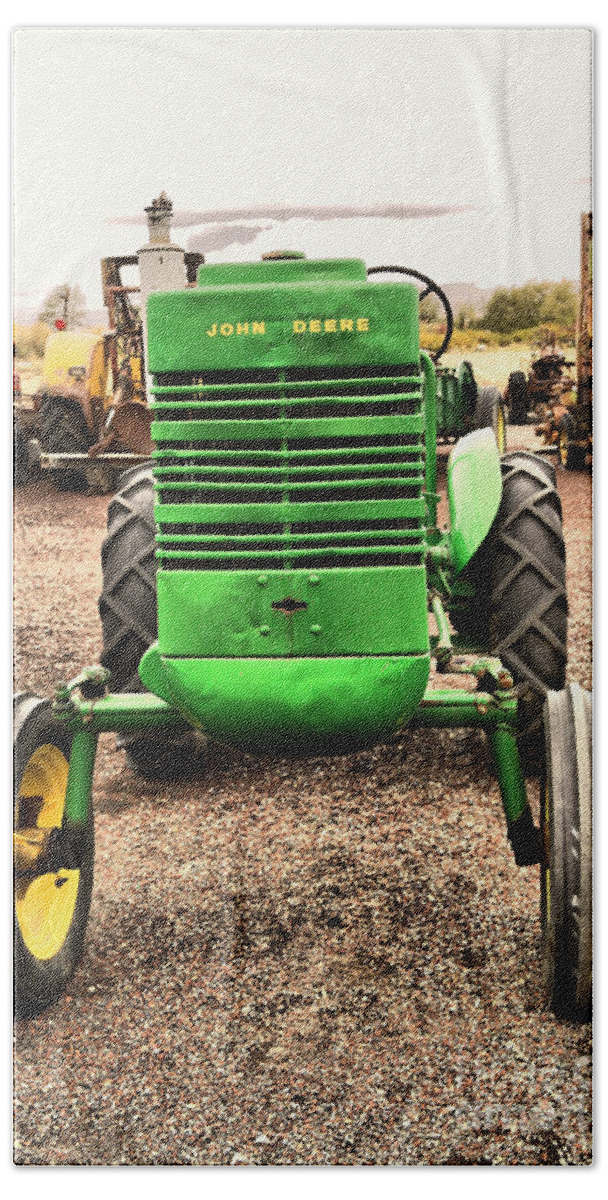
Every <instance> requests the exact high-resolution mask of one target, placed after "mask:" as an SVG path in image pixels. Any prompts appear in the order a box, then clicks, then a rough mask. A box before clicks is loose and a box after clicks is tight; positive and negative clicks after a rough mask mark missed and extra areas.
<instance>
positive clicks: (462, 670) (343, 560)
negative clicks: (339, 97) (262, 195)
mask: <svg viewBox="0 0 608 1200" xmlns="http://www.w3.org/2000/svg"><path fill="white" fill-rule="evenodd" d="M378 270H379V271H380V269H378ZM382 270H383V271H384V272H385V273H386V268H383V269H382ZM398 271H401V268H398ZM370 274H373V273H372V272H369V273H368V272H367V271H366V268H365V266H364V264H363V262H361V261H359V260H354V259H353V260H350V259H347V260H327V261H313V260H308V259H305V258H304V257H303V256H301V255H293V254H291V255H290V254H281V255H275V256H271V257H269V258H268V259H267V260H266V261H261V262H257V263H255V262H251V263H245V264H243V263H238V264H206V265H203V266H201V267H200V269H199V273H198V286H197V287H195V288H183V289H180V290H171V291H169V290H167V291H154V292H153V293H152V294H151V295H150V296H149V298H148V304H147V353H148V367H149V371H150V372H151V375H152V387H151V393H152V403H153V425H152V438H153V444H154V450H153V457H152V461H151V463H150V465H149V466H146V465H141V466H138V467H134V468H133V469H132V470H130V471H129V472H127V473H126V475H125V476H124V477H123V483H122V487H121V490H120V491H119V493H118V494H117V495H116V497H115V498H114V499H113V500H112V502H111V504H110V508H109V523H108V534H107V537H106V540H105V542H104V546H103V554H102V561H103V571H104V590H103V595H102V597H101V600H100V613H101V618H102V625H103V635H104V650H103V655H102V664H101V665H100V666H93V667H89V668H87V669H85V670H83V672H82V673H81V674H80V675H79V676H78V677H77V678H76V679H74V680H72V681H71V682H70V683H69V684H66V685H62V686H60V687H58V688H57V689H56V695H55V700H54V702H53V703H51V702H49V701H46V700H42V699H39V698H37V697H35V696H31V695H19V696H18V697H17V698H16V702H15V705H16V707H15V740H16V745H15V755H16V771H15V779H16V789H15V796H16V800H15V946H16V1006H17V1011H18V1012H19V1013H21V1014H31V1013H35V1012H38V1011H40V1010H41V1009H42V1008H44V1007H45V1006H46V1005H48V1004H50V1003H52V1002H53V1001H54V1000H55V999H56V998H57V997H58V996H59V995H60V994H61V991H62V989H63V988H64V986H65V984H66V981H67V979H68V978H69V976H70V975H71V973H72V972H73V970H74V968H75V966H76V964H77V962H78V960H79V957H80V955H81V953H82V950H83V943H84V937H85V928H86V923H87V917H88V910H89V903H90V896H91V888H92V882H93V814H92V800H91V795H92V784H93V771H94V764H95V752H96V743H97V738H98V735H99V734H100V733H102V732H104V731H114V732H116V733H117V734H118V735H119V737H120V739H121V741H122V744H123V745H124V746H125V748H126V749H127V752H128V754H129V756H130V759H131V762H132V764H133V765H134V766H135V767H137V768H139V769H140V770H141V771H143V772H144V773H145V774H147V775H156V776H165V777H166V776H169V775H171V774H178V775H181V777H182V778H183V779H185V778H186V777H187V776H188V774H192V773H193V772H196V771H200V770H202V769H204V755H205V749H204V748H205V744H206V739H211V740H214V741H217V742H220V743H224V744H227V745H230V746H233V747H237V748H239V749H241V750H244V751H247V752H254V753H266V754H268V753H271V754H272V753H275V754H281V755H292V756H305V755H315V756H316V755H319V754H344V753H347V752H350V751H356V750H360V749H363V748H365V747H369V746H372V745H374V744H376V743H382V742H385V741H386V740H388V739H390V738H392V737H393V736H394V735H395V734H396V733H397V732H398V731H400V730H403V728H404V726H409V727H410V728H420V727H430V726H436V727H438V728H445V727H463V728H471V729H482V730H484V731H485V733H486V734H487V737H488V739H489V742H490V744H491V747H492V751H493V755H494V761H495V765H496V772H497V778H498V783H499V786H500V792H501V797H502V802H503V807H504V813H505V819H506V831H507V835H508V839H509V841H510V844H511V847H512V850H513V853H514V856H515V861H516V863H517V864H518V865H521V866H526V865H530V864H539V866H540V875H541V912H542V927H543V951H542V958H543V966H544V973H545V981H546V986H547V993H548V1000H549V1003H550V1005H551V1006H552V1008H553V1010H554V1012H555V1013H556V1014H557V1015H558V1016H560V1017H562V1018H565V1019H572V1020H583V1021H584V1020H587V1019H588V1018H589V1015H590V1004H591V751H590V738H591V709H590V698H589V695H588V694H587V693H585V692H583V691H582V690H581V688H580V687H578V685H576V684H570V685H568V686H567V687H566V686H565V665H566V623H567V600H566V591H565V557H564V543H563V536H562V528H561V508H560V501H559V497H558V494H557V491H556V488H555V478H554V473H553V469H552V468H551V467H550V466H549V465H548V464H546V463H545V462H544V461H541V460H540V459H538V458H536V457H534V456H533V455H530V454H524V453H512V454H505V455H502V456H501V454H500V452H499V447H498V444H497V439H496V436H495V432H494V431H493V429H492V428H491V427H490V423H489V422H487V421H486V422H484V423H483V425H482V427H481V428H471V427H472V426H474V425H475V423H476V420H475V408H476V406H477V404H478V401H479V396H478V395H476V394H475V390H476V389H475V390H474V381H472V376H470V377H469V375H470V373H469V372H468V371H464V370H463V371H461V372H460V373H451V374H450V373H449V372H446V373H442V374H440V376H439V381H438V371H437V368H436V366H435V363H434V361H433V359H432V358H431V357H430V355H429V354H427V353H425V352H424V351H422V352H421V350H420V346H419V316H418V302H419V297H418V292H417V289H416V287H415V285H414V284H413V283H409V282H404V281H403V280H402V279H399V280H398V281H393V280H391V281H387V280H386V279H385V278H382V279H381V280H379V281H378V280H373V279H370V278H369V277H368V276H369V275H370ZM414 274H415V273H414ZM418 278H419V277H418ZM429 284H430V286H431V287H432V289H433V290H434V291H436V292H437V294H438V295H441V292H440V289H438V288H437V286H436V285H435V284H432V281H427V286H429ZM448 323H449V322H448ZM442 380H443V382H442ZM446 381H447V382H446ZM448 392H449V393H450V395H448ZM486 399H487V397H486ZM494 400H495V397H492V396H491V397H490V401H489V402H488V403H487V404H486V408H487V410H488V411H490V412H491V410H492V406H493V403H494ZM459 427H460V428H465V429H466V428H467V427H468V428H469V429H470V430H471V431H470V432H468V433H465V434H464V436H462V437H461V438H460V439H459V440H458V441H457V443H456V444H455V445H454V447H453V448H452V450H451V454H450V459H449V463H448V475H447V491H448V502H449V515H450V520H449V527H448V528H447V529H442V528H440V527H439V526H438V523H437V509H438V503H439V496H438V494H437V442H438V440H440V439H441V438H448V439H449V438H450V437H452V436H454V433H455V432H458V428H459ZM448 613H449V618H450V619H449V620H448ZM442 675H443V676H445V675H449V676H450V680H451V681H452V683H454V676H456V681H455V682H456V683H460V682H461V683H462V686H445V685H444V686H442V679H441V677H442ZM458 677H460V679H459V678H458ZM443 682H444V684H445V682H446V681H445V680H444V681H443ZM530 762H532V763H533V764H535V765H536V767H537V769H538V772H539V773H540V797H541V802H540V813H539V824H536V823H535V820H534V817H533V815H532V811H531V808H530V804H529V801H528V796H527V790H526V772H527V771H528V774H529V769H528V764H530Z"/></svg>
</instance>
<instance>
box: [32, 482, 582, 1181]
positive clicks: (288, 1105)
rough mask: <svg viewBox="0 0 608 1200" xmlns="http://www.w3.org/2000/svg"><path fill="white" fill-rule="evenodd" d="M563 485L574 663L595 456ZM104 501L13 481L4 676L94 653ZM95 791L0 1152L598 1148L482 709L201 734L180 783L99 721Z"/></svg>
mask: <svg viewBox="0 0 608 1200" xmlns="http://www.w3.org/2000/svg"><path fill="white" fill-rule="evenodd" d="M559 487H560V492H561V494H562V499H563V504H564V517H565V526H566V533H567V539H568V555H569V559H568V562H569V566H568V572H569V588H570V597H571V618H570V659H569V677H570V678H572V679H576V680H578V681H579V682H580V683H581V684H583V685H584V686H586V687H589V686H590V683H591V680H590V645H589V642H590V628H591V624H590V616H591V612H590V610H591V582H590V503H591V496H590V482H589V478H588V477H587V476H586V475H583V474H578V473H577V474H568V473H564V472H560V473H559ZM107 502H108V501H107V498H105V497H79V496H69V495H60V494H58V493H56V492H55V491H54V490H53V488H52V485H51V484H50V483H49V482H47V481H46V480H44V481H42V482H40V483H39V484H37V485H30V486H28V487H26V488H23V489H21V490H20V492H19V493H18V505H17V515H16V527H15V541H16V561H17V565H16V580H15V602H16V645H17V674H18V687H19V688H21V689H29V690H32V691H37V692H39V693H41V694H47V695H48V694H51V692H52V688H53V686H54V684H55V683H56V682H57V680H58V679H61V678H69V677H70V676H71V675H74V674H75V673H76V672H77V670H79V669H80V667H81V666H82V665H84V664H86V663H89V662H94V661H96V659H97V656H98V654H99V649H100V626H99V621H98V617H97V609H96V600H97V594H98V591H99V587H100V568H99V547H100V542H101V538H102V536H103V530H104V526H105V514H106V508H107ZM95 803H96V814H97V817H96V820H97V824H96V836H97V860H96V885H95V890H94V896H93V905H92V911H91V920H90V926H89V934H88V941H87V948H86V953H85V957H84V960H83V962H82V964H81V966H80V968H79V969H78V971H77V973H76V975H75V977H74V979H73V981H72V982H71V984H70V986H69V990H68V993H67V994H66V995H65V996H64V997H63V998H62V999H61V1000H60V1001H59V1002H58V1003H57V1004H56V1005H55V1006H54V1007H53V1008H52V1009H51V1010H49V1011H47V1012H45V1013H44V1014H43V1015H42V1016H39V1017H38V1018H36V1019H35V1020H32V1021H30V1022H29V1023H20V1024H19V1025H18V1027H17V1041H16V1085H15V1093H16V1105H17V1107H16V1141H15V1146H16V1150H15V1159H16V1161H17V1162H19V1163H26V1164H54V1165H61V1164H185V1165H187V1164H192V1165H196V1164H201V1165H202V1164H228V1165H229V1164H233V1165H238V1164H277V1165H279V1164H328V1165H332V1164H334V1165H347V1164H353V1165H358V1164H374V1165H383V1164H411V1165H422V1164H428V1165H433V1164H457V1165H467V1164H544V1165H554V1164H562V1165H566V1164H585V1163H589V1162H590V1161H591V1134H590V1119H591V1117H590V1109H591V1046H590V1031H589V1028H588V1027H585V1026H583V1027H577V1026H574V1025H567V1024H566V1025H563V1024H562V1025H560V1024H558V1023H557V1022H556V1021H555V1019H554V1017H553V1016H552V1015H551V1014H550V1013H549V1012H547V1011H546V1010H545V1009H544V1007H543V997H542V992H541V986H540V971H539V963H538V941H539V918H538V871H537V869H535V868H533V867H532V868H527V869H523V870H522V869H518V868H517V867H516V866H515V865H514V862H513V860H512V857H511V855H510V851H509V847H508V843H507V840H506V835H505V830H504V824H503V820H502V816H501V806H500V798H499V793H498V788H497V785H496V783H495V781H494V779H493V777H492V775H491V773H490V770H489V767H488V758H487V753H486V750H485V746H484V743H483V740H482V738H481V736H480V735H478V734H475V733H468V732H464V733H463V732H460V731H454V732H449V731H444V732H434V731H416V732H411V733H405V734H404V735H403V736H402V737H401V739H400V740H399V741H398V742H397V743H396V744H394V745H391V746H389V747H380V748H378V749H376V750H374V751H372V752H365V753H361V754H358V755H352V756H349V757H343V758H338V759H332V760H330V759H316V760H313V761H307V762H300V763H296V764H295V765H294V764H293V763H292V762H288V761H283V760H281V759H271V760H266V761H257V760H255V759H253V758H250V757H244V756H239V755H236V754H233V753H229V752H227V751H224V750H219V749H218V750H215V751H214V753H213V754H212V755H211V758H210V762H209V768H208V771H207V773H206V775H205V776H204V778H201V779H200V780H196V781H192V782H188V783H187V784H184V783H183V782H182V783H175V784H174V783H172V784H166V783H163V784H149V783H145V782H144V781H143V780H141V779H140V778H139V777H137V776H136V775H134V774H133V772H132V771H130V770H129V768H128V767H127V766H126V764H125V761H124V755H123V754H122V752H121V751H118V750H117V749H116V746H115V739H114V737H113V736H110V735H105V736H104V737H102V739H101V741H100V751H99V756H98V766H97V772H96V786H95ZM536 803H537V801H536V798H535V799H534V805H535V806H536Z"/></svg>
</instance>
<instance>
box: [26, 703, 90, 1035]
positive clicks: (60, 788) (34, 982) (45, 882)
mask: <svg viewBox="0 0 608 1200" xmlns="http://www.w3.org/2000/svg"><path fill="white" fill-rule="evenodd" d="M71 745H72V737H71V734H70V733H69V731H68V730H67V729H66V728H65V726H64V725H63V723H62V722H61V721H58V720H57V719H56V718H55V717H54V716H53V714H52V711H51V706H50V703H49V702H48V701H46V700H39V699H38V698H37V697H36V696H29V695H25V694H21V695H19V696H16V697H15V701H14V755H15V798H14V830H15V849H16V852H17V866H18V869H17V870H16V872H15V884H14V946H15V1012H16V1014H17V1015H18V1016H23V1017H25V1016H33V1015H35V1014H36V1013H38V1012H41V1011H42V1009H44V1008H46V1007H47V1006H48V1005H49V1004H52V1003H53V1002H54V1001H55V1000H57V999H58V997H59V996H60V995H61V993H62V992H63V990H64V988H65V985H66V983H67V981H68V979H69V978H70V976H71V975H72V974H73V972H74V970H75V968H76V966H77V965H78V963H79V961H80V958H81V956H82V952H83V948H84V938H85V932H86V926H87V921H88V916H89V908H90V904H91V891H92V888H93V861H94V834H93V812H92V806H91V807H90V811H89V817H88V820H87V823H86V825H85V826H84V828H83V829H82V830H80V829H76V827H74V828H73V829H71V828H70V825H69V823H68V821H67V818H66V815H65V791H66V783H67V774H68V765H69V760H70V752H71ZM40 829H56V830H58V831H59V830H60V829H61V830H62V832H63V833H65V834H66V835H67V836H68V837H69V835H70V832H72V834H73V835H76V837H77V840H75V841H73V842H72V843H71V847H72V849H71V855H70V859H69V866H62V865H60V866H59V869H58V870H54V869H53V866H52V865H50V864H49V863H48V861H47V864H46V868H45V865H44V860H41V864H40V867H39V868H37V867H36V862H35V859H34V861H33V863H32V866H31V867H29V866H28V867H27V870H25V869H24V864H23V861H22V855H23V844H24V843H25V848H26V849H27V848H28V845H31V842H32V838H33V837H35V836H36V833H37V832H38V831H39V830H40ZM20 847H21V848H20ZM65 861H68V860H65Z"/></svg>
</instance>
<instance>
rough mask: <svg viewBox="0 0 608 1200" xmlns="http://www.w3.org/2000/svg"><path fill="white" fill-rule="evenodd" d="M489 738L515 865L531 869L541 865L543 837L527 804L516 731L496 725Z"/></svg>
mask: <svg viewBox="0 0 608 1200" xmlns="http://www.w3.org/2000/svg"><path fill="white" fill-rule="evenodd" d="M489 737H490V742H491V744H492V749H493V751H494V761H495V763H496V774H497V776H498V786H499V788H500V795H501V798H502V804H503V808H504V811H505V817H506V818H507V833H508V837H509V841H510V843H511V846H512V848H513V853H514V855H515V862H516V863H517V865H518V866H519V867H525V866H530V865H531V864H532V863H538V862H540V861H541V837H540V830H539V829H537V828H536V826H535V824H534V820H533V817H532V813H531V811H530V805H529V803H528V796H527V792H526V781H525V779H524V775H523V771H522V769H521V762H520V758H519V750H518V747H517V739H516V737H515V731H514V729H509V728H508V727H507V726H505V725H497V726H495V727H494V728H493V729H491V730H490V731H489Z"/></svg>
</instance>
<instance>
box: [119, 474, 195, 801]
mask: <svg viewBox="0 0 608 1200" xmlns="http://www.w3.org/2000/svg"><path fill="white" fill-rule="evenodd" d="M155 550H156V544H155V525H154V490H153V477H152V467H151V465H147V464H142V465H140V466H136V467H131V468H130V469H129V470H128V471H125V472H124V473H123V475H122V476H121V479H120V490H119V491H118V492H117V494H116V495H115V496H114V498H113V499H112V500H111V501H110V505H109V508H108V529H107V534H106V537H105V539H104V542H103V546H102V550H101V566H102V574H103V590H102V593H101V596H100V599H99V614H100V616H101V623H102V629H103V653H102V655H101V662H102V664H103V666H104V667H108V668H109V670H110V671H111V672H112V674H111V679H110V690H111V691H112V692H141V691H142V690H143V688H142V684H141V680H140V678H139V663H140V661H141V658H142V655H143V654H144V653H145V651H146V650H148V649H149V647H150V646H151V645H152V643H153V642H154V641H156V634H157V608H156V571H157V561H156V557H155ZM118 744H119V746H120V747H121V748H122V749H124V750H126V752H127V758H128V761H129V764H130V766H131V767H133V769H134V770H135V771H137V772H138V773H139V774H140V775H143V776H144V777H145V778H146V779H174V778H176V777H179V776H182V777H185V776H189V775H194V774H196V773H198V772H199V771H200V769H201V766H202V762H201V751H202V745H203V743H202V741H201V738H200V736H198V737H197V735H196V734H195V733H194V732H192V733H189V734H185V735H176V736H175V737H164V738H163V739H162V740H159V738H158V736H157V735H155V736H154V737H146V736H145V735H142V736H138V737H136V736H133V735H128V736H124V737H121V738H120V739H119V742H118Z"/></svg>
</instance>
